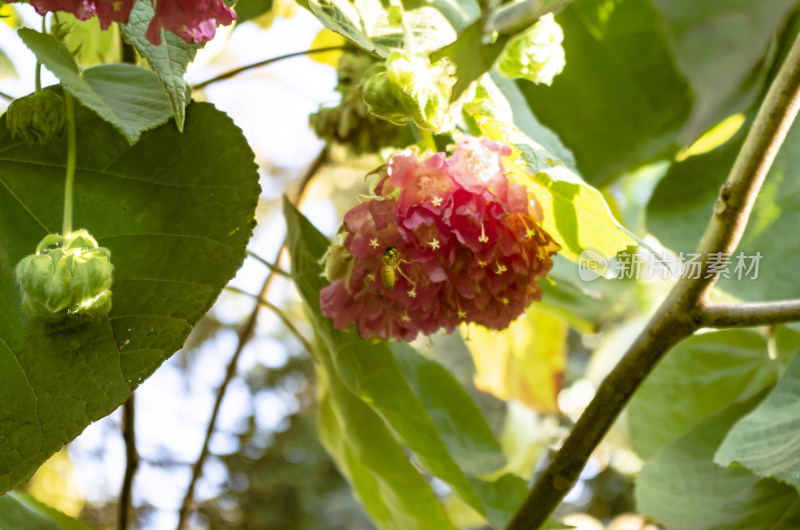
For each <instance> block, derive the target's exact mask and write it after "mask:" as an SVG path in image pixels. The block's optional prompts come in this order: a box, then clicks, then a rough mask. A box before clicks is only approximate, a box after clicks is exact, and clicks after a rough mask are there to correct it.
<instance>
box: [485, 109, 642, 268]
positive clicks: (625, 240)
mask: <svg viewBox="0 0 800 530" xmlns="http://www.w3.org/2000/svg"><path fill="white" fill-rule="evenodd" d="M473 118H475V120H476V122H477V123H478V127H479V129H480V132H481V134H482V135H484V136H486V137H488V138H491V139H492V140H497V141H500V142H503V143H504V144H506V145H507V146H509V147H510V148H511V150H512V154H511V156H510V157H508V158H507V159H506V161H505V162H506V163H505V164H504V165H505V168H506V171H507V172H509V173H510V174H511V175H512V178H513V179H515V180H516V181H517V182H519V183H521V184H524V185H526V186H527V187H528V189H529V190H530V191H531V193H532V194H533V196H534V197H536V201H537V202H538V203H539V204H540V205H541V207H542V211H543V214H544V220H543V221H542V226H543V227H544V229H545V230H546V231H547V232H548V233H549V234H550V235H551V236H553V238H554V239H555V240H556V242H558V244H560V245H561V247H562V248H561V250H560V251H559V253H560V254H561V255H562V256H564V257H565V258H567V259H569V260H572V261H578V258H579V256H580V254H581V252H583V251H584V250H586V249H591V250H593V251H595V252H597V253H599V254H601V255H603V256H605V257H607V258H608V257H612V256H614V255H616V254H617V252H619V251H621V250H624V249H625V248H627V247H628V246H629V245H633V244H635V241H634V239H633V238H632V237H631V235H630V233H629V232H628V231H627V230H625V229H623V228H622V226H621V225H620V224H619V223H618V222H617V220H616V219H614V216H613V215H612V214H611V211H610V210H609V208H608V205H607V204H606V201H605V199H604V198H603V196H602V194H601V193H600V192H599V191H597V190H596V189H595V188H593V187H592V186H590V185H588V184H587V183H586V182H584V181H583V180H582V179H581V178H580V177H579V176H578V175H576V174H575V173H573V172H572V171H571V170H570V169H569V168H567V167H566V166H565V165H564V164H563V163H562V162H561V161H560V160H558V159H557V158H556V157H555V156H553V155H552V154H551V153H549V152H548V151H547V150H546V149H545V148H544V147H543V146H542V145H540V144H539V143H537V142H536V141H534V140H532V139H531V138H528V137H527V136H526V135H525V134H523V133H522V132H521V131H520V130H519V129H517V128H515V127H513V126H511V125H508V124H506V123H504V122H503V121H500V120H497V119H494V118H491V117H487V116H478V115H473Z"/></svg>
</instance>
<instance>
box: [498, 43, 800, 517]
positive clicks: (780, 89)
mask: <svg viewBox="0 0 800 530" xmlns="http://www.w3.org/2000/svg"><path fill="white" fill-rule="evenodd" d="M799 103H800V37H798V39H797V40H795V42H794V44H793V45H792V49H791V50H790V51H789V55H788V56H787V57H786V60H785V61H784V63H783V65H782V66H781V69H780V71H779V72H778V75H777V77H776V78H775V81H774V82H773V83H772V86H771V87H770V89H769V92H768V93H767V96H766V97H765V99H764V102H763V103H762V105H761V108H760V109H759V111H758V115H757V116H756V119H755V121H754V123H753V126H752V128H751V129H750V131H749V133H748V135H747V138H746V139H745V142H744V145H743V146H742V149H741V150H740V151H739V154H738V156H737V158H736V162H735V163H734V165H733V168H732V169H731V172H730V174H729V175H728V180H727V181H726V183H725V185H724V186H723V187H722V189H721V190H720V194H719V198H718V199H717V202H716V204H715V206H714V212H713V215H712V217H711V221H710V222H709V224H708V227H707V229H706V232H705V234H704V235H703V238H702V239H701V241H700V243H699V245H698V247H697V251H696V252H697V253H699V254H701V255H702V256H703V257H704V260H703V265H702V267H701V274H700V275H699V278H698V279H688V278H684V279H681V280H679V281H678V283H677V284H676V285H675V286H674V287H673V289H672V291H671V292H670V293H669V295H668V296H667V298H666V300H665V301H664V302H663V303H662V304H661V307H660V308H659V309H658V310H657V311H656V314H655V315H654V316H653V317H652V318H651V320H650V322H649V323H648V324H647V326H646V327H645V328H644V330H643V331H642V332H641V333H640V335H639V336H638V337H637V339H636V340H635V341H634V343H633V344H632V345H631V347H630V348H629V349H628V351H627V352H626V353H625V355H624V357H623V358H622V359H621V360H620V362H619V364H617V366H616V367H615V368H614V369H613V370H612V371H611V373H609V374H608V376H607V377H606V378H605V380H603V382H602V384H601V385H600V387H599V388H598V390H597V394H596V395H595V397H594V399H592V402H591V403H590V404H589V406H588V407H587V409H586V411H585V412H584V413H583V414H582V415H581V417H580V419H579V420H578V422H577V423H576V424H575V427H574V428H573V429H572V432H571V433H570V435H569V437H568V438H567V440H566V441H565V442H564V445H563V447H562V448H561V450H560V451H559V452H558V453H557V454H556V455H555V457H554V458H553V460H552V461H551V462H550V464H549V465H548V466H547V468H546V469H545V471H544V472H543V473H542V474H541V476H540V477H539V479H538V480H537V481H536V484H534V486H533V489H532V490H531V491H530V493H529V494H528V497H527V498H526V499H525V501H524V502H523V503H522V506H521V507H520V508H519V510H518V511H517V513H516V514H515V515H514V518H513V519H512V520H511V522H510V523H509V525H508V527H507V530H530V529H535V528H540V527H541V526H542V524H544V523H545V521H547V519H548V517H549V516H550V515H551V514H552V513H553V511H554V510H555V509H556V507H557V506H558V505H559V503H560V502H561V500H562V499H563V498H564V496H565V495H566V494H567V492H568V491H569V490H570V488H572V486H573V485H574V484H575V481H576V480H577V479H578V475H579V474H580V472H581V470H582V469H583V467H584V466H585V465H586V462H587V461H588V459H589V457H590V456H591V454H592V452H593V451H594V449H595V448H596V447H597V446H598V445H599V444H600V442H601V441H602V439H603V437H604V436H605V434H606V433H607V432H608V430H609V429H610V428H611V425H612V424H613V423H614V420H615V419H616V418H617V416H618V415H619V413H620V412H621V411H622V409H623V408H624V407H625V405H626V404H627V402H628V400H629V399H630V397H631V396H632V395H633V393H634V392H635V391H636V389H637V388H638V387H639V385H640V384H641V383H642V381H644V379H645V378H646V377H647V375H648V374H649V373H650V372H651V371H652V370H653V368H655V366H656V364H658V362H659V361H660V360H661V358H662V357H663V356H664V355H665V354H666V353H667V352H668V351H669V350H670V349H672V347H673V346H674V345H675V344H677V343H678V342H680V341H681V340H683V339H684V338H686V337H688V336H690V335H692V334H693V333H694V332H695V331H697V329H699V328H700V327H701V326H702V325H703V318H704V317H703V309H702V306H706V305H708V304H706V303H705V300H706V297H707V293H708V292H709V290H710V289H711V287H712V286H713V284H714V282H715V281H716V279H715V276H714V275H708V276H709V278H705V276H707V274H706V273H707V271H708V266H709V265H708V264H709V260H708V255H709V254H712V253H715V252H722V253H729V254H732V253H733V251H734V250H735V249H736V246H737V245H738V244H739V241H740V240H741V237H742V234H743V232H744V229H745V227H746V226H747V221H748V218H749V216H750V212H751V210H752V208H753V203H754V202H755V199H756V197H757V195H758V192H759V190H760V189H761V185H762V183H763V182H764V177H765V176H766V174H767V172H768V171H769V168H770V166H771V165H772V161H773V160H774V158H775V155H776V154H777V152H778V150H779V149H780V146H781V144H782V143H783V140H784V138H785V137H786V133H787V132H788V131H789V128H790V126H791V124H792V122H793V121H794V118H795V116H796V115H797V110H798V105H799ZM712 313H714V311H712Z"/></svg>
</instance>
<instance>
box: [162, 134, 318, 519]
mask: <svg viewBox="0 0 800 530" xmlns="http://www.w3.org/2000/svg"><path fill="white" fill-rule="evenodd" d="M327 160H328V149H327V147H325V148H323V149H322V151H320V153H319V155H317V157H316V158H315V159H314V161H313V162H312V163H311V165H310V166H309V168H308V169H307V170H306V173H305V175H304V176H303V179H302V180H301V183H300V189H299V190H298V193H297V198H296V199H295V202H296V203H299V201H300V199H301V198H302V196H303V192H304V191H305V189H306V187H307V186H308V183H309V182H310V181H311V179H312V178H313V176H314V174H316V173H317V172H318V171H319V169H320V168H321V167H322V166H323V165H324V164H325V163H326V162H327ZM285 248H286V241H285V240H284V243H283V244H282V245H281V248H280V250H279V251H278V256H277V257H276V258H275V261H276V262H277V261H278V260H279V259H280V257H281V255H282V254H283V251H284V249H285ZM275 276H276V275H275V274H273V273H272V272H270V274H269V275H268V276H267V278H266V280H264V284H263V285H262V286H261V291H260V294H259V298H264V299H265V298H266V296H267V292H268V291H269V287H270V284H271V283H272V280H273V279H274V278H275ZM261 307H262V304H260V303H257V304H256V306H255V307H254V308H253V311H252V312H251V313H250V316H249V317H248V318H247V321H246V322H245V323H244V325H243V326H242V329H241V330H239V337H238V342H237V344H236V350H235V351H234V352H233V356H232V357H231V360H230V361H229V362H228V366H227V368H226V369H225V377H224V379H223V380H222V383H221V384H220V386H219V389H218V390H217V399H216V401H215V402H214V410H213V411H212V412H211V418H210V419H209V421H208V428H207V429H206V436H205V439H204V440H203V447H202V449H200V456H198V457H197V460H196V461H195V463H194V464H193V465H192V478H191V479H190V480H189V486H188V487H187V488H186V494H185V495H184V497H183V502H182V503H181V508H180V512H179V513H178V527H177V530H186V528H187V527H188V524H189V516H190V515H191V514H192V512H193V511H194V488H195V486H196V485H197V481H198V480H199V479H200V476H201V475H202V474H203V464H204V463H205V461H206V458H208V454H209V449H208V446H209V443H210V441H211V436H212V435H213V434H214V431H215V430H216V426H217V417H218V416H219V411H220V408H221V407H222V400H223V399H224V398H225V392H226V391H227V390H228V385H229V384H230V382H231V381H232V380H233V377H234V375H236V365H237V364H238V362H239V356H240V355H241V353H242V351H243V350H244V347H245V345H246V344H247V342H248V341H249V340H250V337H251V336H252V335H253V331H254V330H255V327H256V322H257V320H258V313H259V310H260V309H261Z"/></svg>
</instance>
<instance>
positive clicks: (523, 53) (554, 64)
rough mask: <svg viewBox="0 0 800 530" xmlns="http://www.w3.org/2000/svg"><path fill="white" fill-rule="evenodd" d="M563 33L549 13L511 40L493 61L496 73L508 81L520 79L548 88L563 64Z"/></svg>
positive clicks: (564, 61)
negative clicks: (496, 59)
mask: <svg viewBox="0 0 800 530" xmlns="http://www.w3.org/2000/svg"><path fill="white" fill-rule="evenodd" d="M563 40H564V32H563V31H561V26H559V25H558V22H556V21H555V19H554V18H553V14H552V13H547V14H546V15H542V17H541V18H539V20H537V21H536V24H534V25H533V26H531V27H530V28H528V29H527V30H525V31H523V32H522V33H520V34H519V35H517V36H515V37H514V38H513V39H511V40H510V41H509V42H508V43H507V44H506V46H505V48H503V53H502V54H500V58H499V59H498V61H497V70H498V71H499V72H500V73H501V74H503V75H504V76H506V77H509V78H511V79H515V78H522V79H528V80H529V81H533V82H534V83H537V84H538V83H544V84H545V85H549V84H550V83H552V82H553V78H554V77H555V76H557V75H558V74H560V73H561V71H562V70H563V69H564V65H565V64H566V60H565V58H564V48H563V47H562V46H561V42H562V41H563Z"/></svg>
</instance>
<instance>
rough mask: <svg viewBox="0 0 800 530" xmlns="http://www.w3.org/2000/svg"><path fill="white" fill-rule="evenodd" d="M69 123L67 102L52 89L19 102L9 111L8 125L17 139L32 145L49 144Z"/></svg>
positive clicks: (13, 103)
mask: <svg viewBox="0 0 800 530" xmlns="http://www.w3.org/2000/svg"><path fill="white" fill-rule="evenodd" d="M66 124H67V114H66V108H65V106H64V100H62V99H61V96H59V95H58V94H57V93H55V92H53V91H52V90H42V91H39V92H36V93H34V94H30V95H28V96H25V97H23V98H18V99H15V100H14V101H12V102H11V104H10V105H9V106H8V109H6V126H7V127H8V130H9V131H11V136H12V137H13V138H22V139H23V140H25V141H26V142H27V143H28V145H34V144H36V143H45V142H47V141H48V140H50V139H51V138H53V137H55V136H58V135H59V134H61V131H63V130H64V127H65V126H66Z"/></svg>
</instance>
